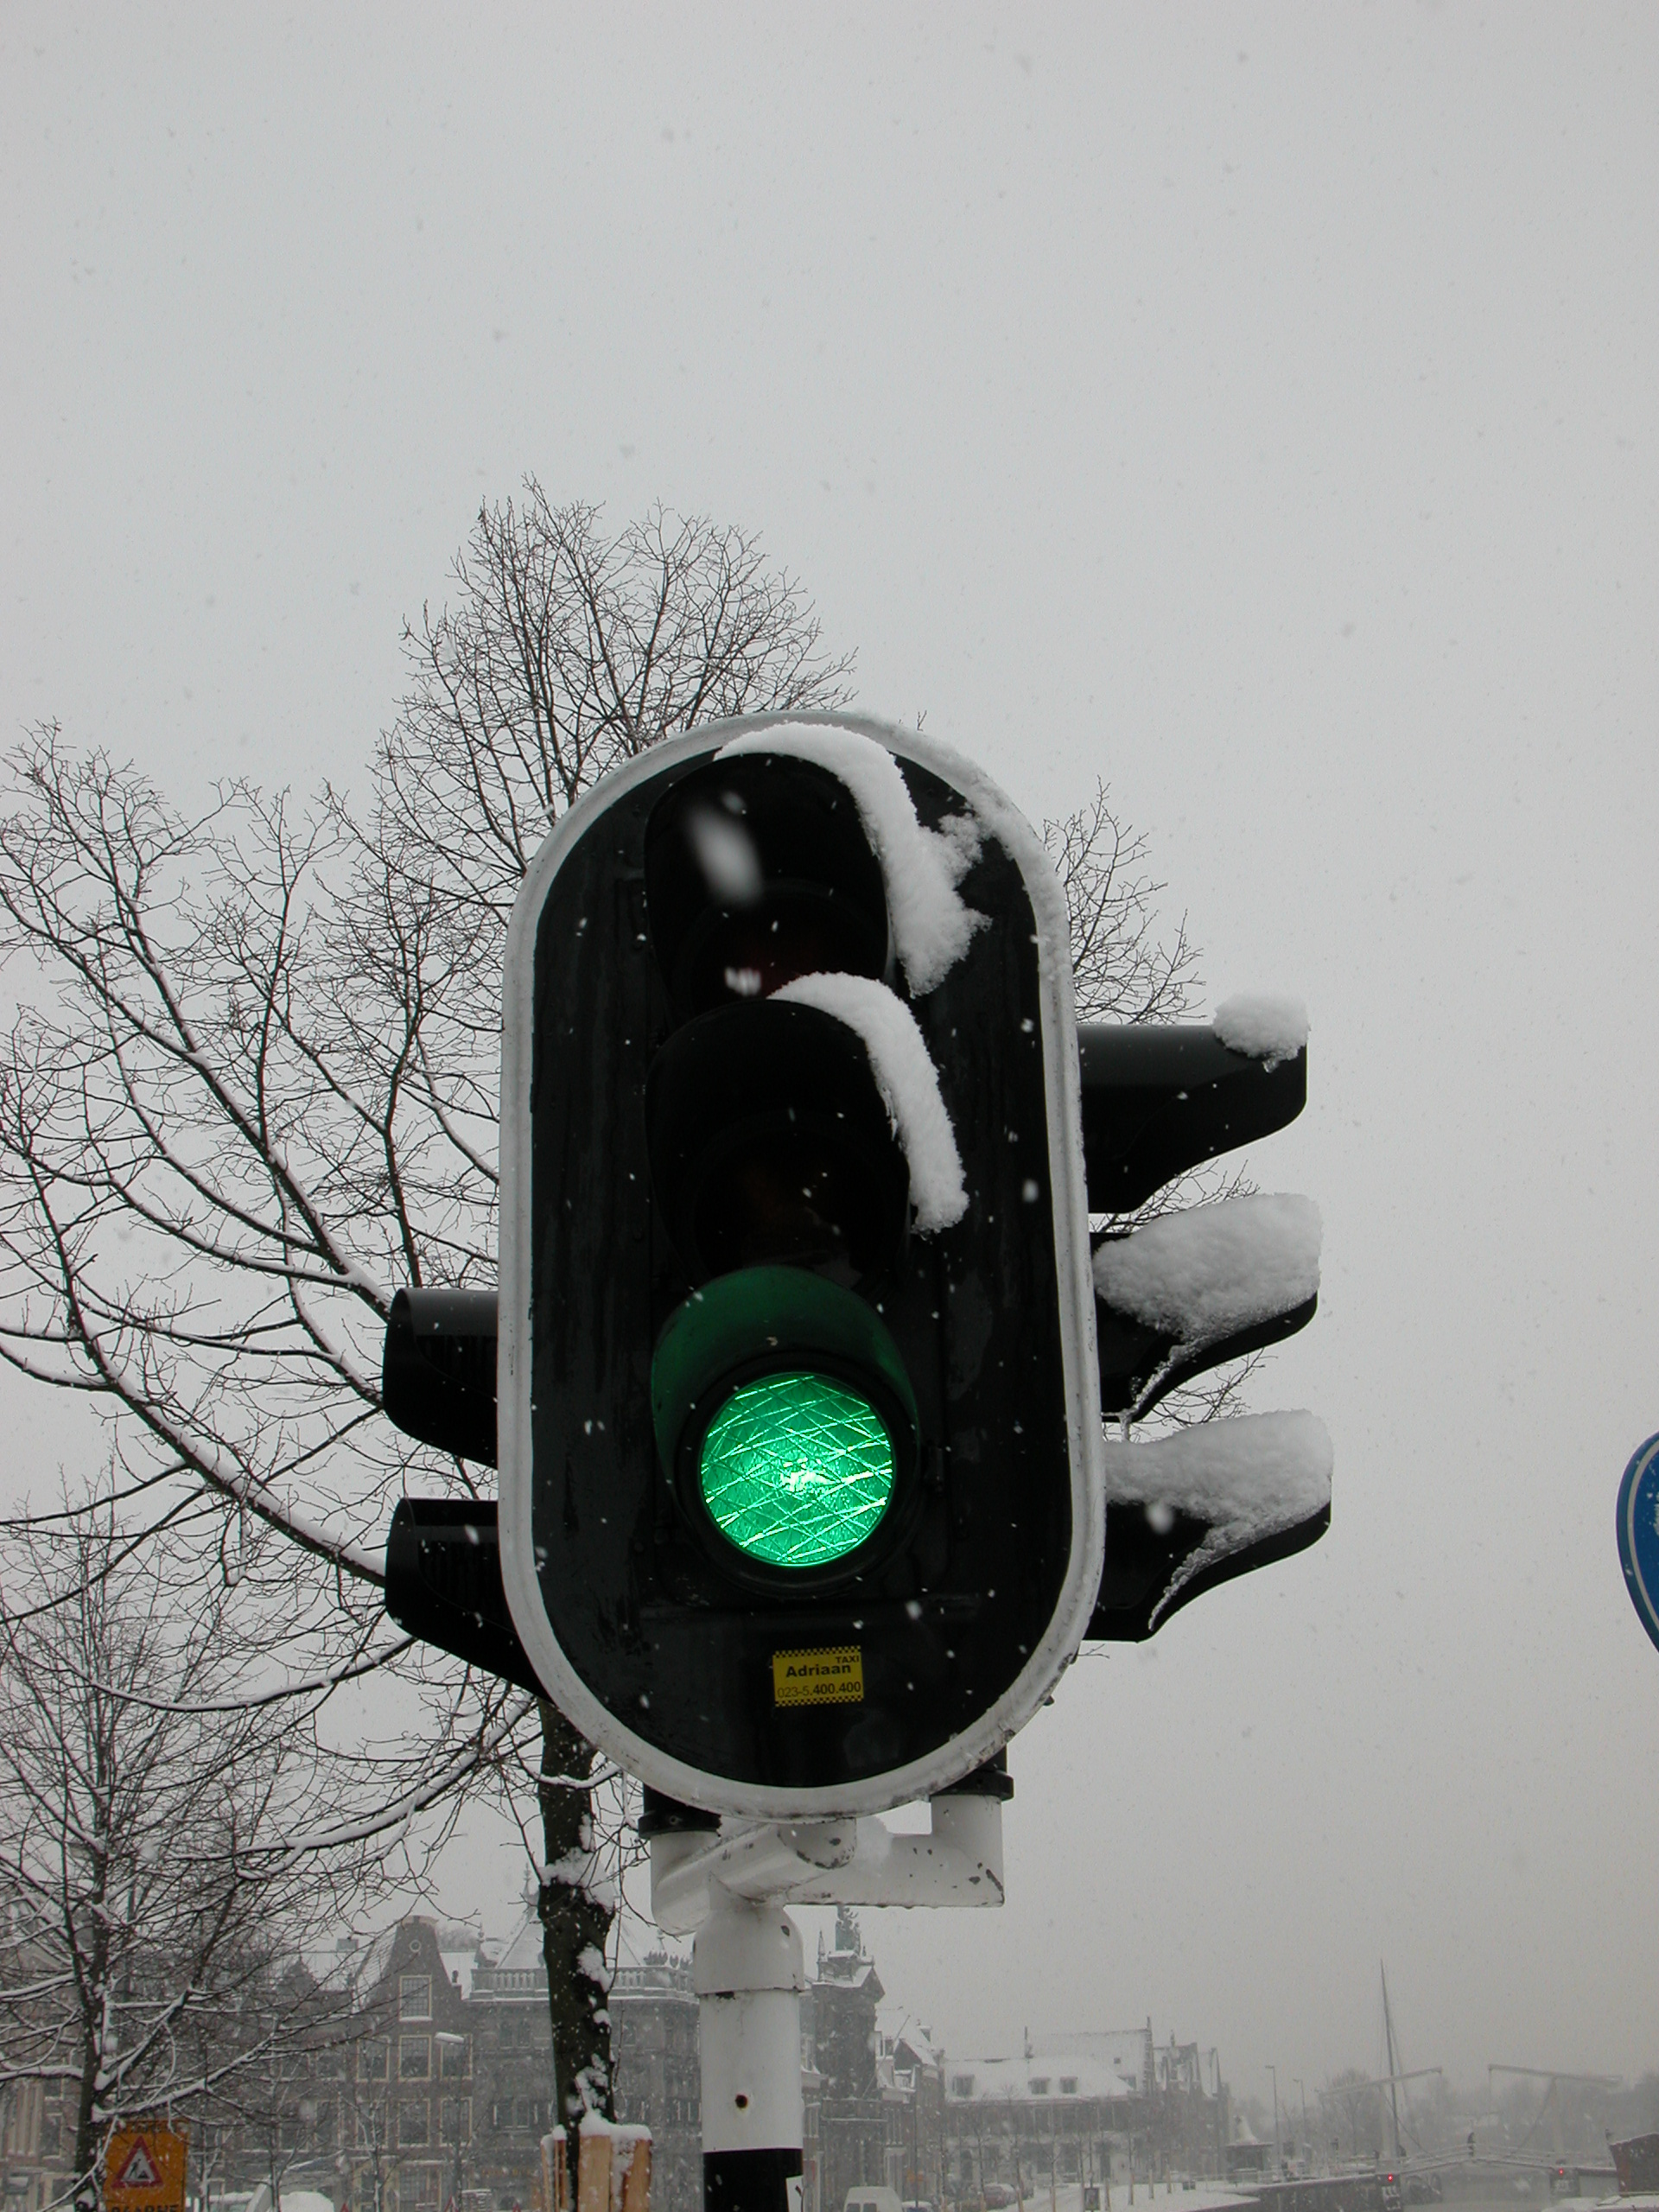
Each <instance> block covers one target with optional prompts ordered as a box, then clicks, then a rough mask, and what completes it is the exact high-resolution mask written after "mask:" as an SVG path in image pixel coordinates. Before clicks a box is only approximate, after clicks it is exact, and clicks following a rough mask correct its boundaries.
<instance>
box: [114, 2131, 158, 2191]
mask: <svg viewBox="0 0 1659 2212" xmlns="http://www.w3.org/2000/svg"><path fill="white" fill-rule="evenodd" d="M115 2185H116V2187H117V2188H118V2189H159V2188H160V2187H161V2185H162V2176H161V2170H160V2168H159V2167H158V2166H157V2165H156V2161H155V2159H154V2158H151V2157H150V2155H149V2144H148V2143H146V2142H145V2140H144V2139H143V2136H142V2135H141V2136H140V2137H139V2138H138V2139H137V2142H136V2143H135V2144H134V2145H133V2146H132V2148H131V2150H130V2151H129V2152H128V2153H127V2155H126V2158H125V2160H124V2162H123V2164H122V2167H121V2171H120V2172H119V2173H118V2174H117V2176H116V2177H115Z"/></svg>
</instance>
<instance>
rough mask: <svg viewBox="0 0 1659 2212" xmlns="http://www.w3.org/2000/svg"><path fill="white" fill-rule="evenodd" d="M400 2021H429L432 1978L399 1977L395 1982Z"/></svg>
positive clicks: (425, 1976) (424, 1976) (429, 1976)
mask: <svg viewBox="0 0 1659 2212" xmlns="http://www.w3.org/2000/svg"><path fill="white" fill-rule="evenodd" d="M397 2017H398V2018H399V2019H400V2020H429V2019H430V2018H431V2017H432V1977H431V1975H430V1974H403V1975H400V1976H399V1978H398V1982H397Z"/></svg>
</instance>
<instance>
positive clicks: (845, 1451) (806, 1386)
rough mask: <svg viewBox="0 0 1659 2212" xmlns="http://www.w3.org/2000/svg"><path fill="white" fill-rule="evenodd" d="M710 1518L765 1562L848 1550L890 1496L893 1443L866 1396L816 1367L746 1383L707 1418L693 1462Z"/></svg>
mask: <svg viewBox="0 0 1659 2212" xmlns="http://www.w3.org/2000/svg"><path fill="white" fill-rule="evenodd" d="M699 1474H700V1479H701V1481H702V1497H703V1503H704V1504H705V1505H707V1507H708V1509H709V1514H710V1516H712V1518H713V1520H714V1522H715V1527H716V1528H717V1529H720V1530H721V1534H722V1535H726V1536H727V1537H728V1538H729V1539H730V1541H732V1542H733V1543H734V1544H735V1545H736V1546H737V1548H738V1549H739V1550H740V1551H742V1552H747V1554H749V1556H750V1557H751V1558H752V1559H761V1560H766V1562H767V1563H768V1565H770V1566H772V1567H827V1566H828V1565H829V1562H830V1560H837V1559H842V1558H844V1557H845V1555H846V1554H848V1553H849V1552H850V1551H855V1550H856V1549H857V1548H858V1547H859V1545H860V1544H861V1543H862V1542H863V1541H864V1540H865V1538H866V1537H867V1536H868V1535H869V1534H870V1533H871V1531H872V1530H873V1529H874V1527H875V1525H876V1523H877V1522H878V1521H880V1518H881V1516H882V1515H883V1514H884V1513H885V1512H886V1511H887V1501H888V1499H889V1498H890V1497H892V1496H893V1445H892V1442H891V1440H889V1438H888V1435H887V1430H886V1428H885V1427H883V1425H882V1422H881V1420H880V1415H879V1414H877V1412H876V1410H875V1408H874V1406H873V1405H871V1404H870V1402H869V1401H868V1399H867V1398H861V1397H860V1396H859V1395H858V1393H857V1392H856V1391H855V1390H849V1389H846V1388H845V1387H844V1386H843V1385H842V1383H832V1382H831V1381H830V1380H829V1376H826V1375H804V1374H794V1375H766V1376H761V1378H760V1381H759V1382H756V1383H745V1384H744V1385H743V1387H742V1388H741V1389H737V1390H734V1391H733V1393H732V1395H731V1396H730V1397H729V1398H728V1399H727V1401H726V1402H725V1404H724V1405H723V1406H722V1407H721V1409H720V1411H719V1412H718V1413H717V1414H715V1418H714V1420H713V1421H711V1422H710V1423H709V1433H708V1434H707V1436H705V1437H704V1439H703V1443H702V1465H701V1468H700V1470H699Z"/></svg>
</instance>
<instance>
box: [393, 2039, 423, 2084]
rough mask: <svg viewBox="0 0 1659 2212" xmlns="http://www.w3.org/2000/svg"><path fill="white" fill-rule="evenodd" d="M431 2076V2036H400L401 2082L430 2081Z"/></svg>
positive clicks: (398, 2069) (399, 2066) (398, 2074)
mask: <svg viewBox="0 0 1659 2212" xmlns="http://www.w3.org/2000/svg"><path fill="white" fill-rule="evenodd" d="M431 2078H432V2038H431V2037H430V2036H399V2037H398V2038H397V2079H398V2080H399V2081H400V2082H429V2081H430V2080H431Z"/></svg>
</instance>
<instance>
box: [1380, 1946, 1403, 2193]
mask: <svg viewBox="0 0 1659 2212" xmlns="http://www.w3.org/2000/svg"><path fill="white" fill-rule="evenodd" d="M1376 1963H1377V1971H1378V1972H1379V1973H1380V1974H1381V1975H1382V1977H1383V2072H1384V2073H1385V2074H1386V2075H1388V2077H1389V2112H1390V2114H1391V2115H1392V2119H1393V2123H1394V2157H1393V2159H1392V2161H1391V2163H1392V2164H1393V2165H1394V2167H1395V2171H1396V2172H1397V2171H1398V2170H1399V2165H1400V2053H1399V2050H1397V2048H1396V2047H1395V2040H1394V2015H1393V2013H1392V2012H1390V2011H1389V1970H1388V1967H1386V1966H1385V1965H1384V1964H1383V1961H1382V1960H1381V1959H1379V1960H1378V1961H1377V1962H1376Z"/></svg>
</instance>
